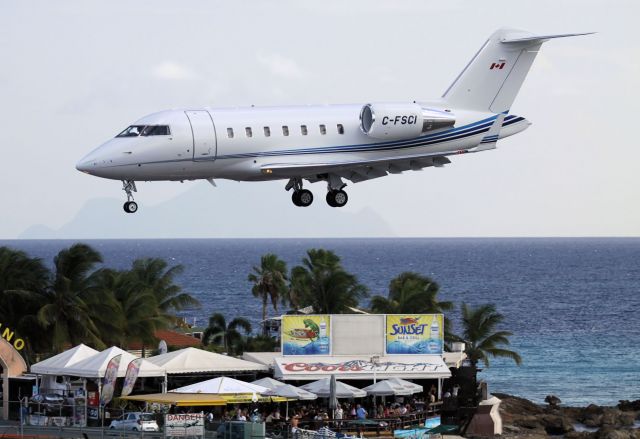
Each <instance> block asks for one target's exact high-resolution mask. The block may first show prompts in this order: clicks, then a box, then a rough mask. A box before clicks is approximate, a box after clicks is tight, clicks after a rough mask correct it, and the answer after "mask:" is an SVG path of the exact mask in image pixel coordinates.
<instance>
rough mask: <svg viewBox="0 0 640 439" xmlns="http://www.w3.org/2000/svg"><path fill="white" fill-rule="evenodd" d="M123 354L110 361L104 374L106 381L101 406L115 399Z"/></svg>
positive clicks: (103, 386)
mask: <svg viewBox="0 0 640 439" xmlns="http://www.w3.org/2000/svg"><path fill="white" fill-rule="evenodd" d="M121 359H122V354H120V355H116V356H115V357H113V358H112V359H111V361H109V364H108V365H107V370H106V372H105V373H104V380H103V381H102V394H101V395H100V404H101V405H103V406H104V405H107V404H109V402H110V401H111V399H112V398H113V392H114V390H115V387H116V379H118V368H120V360H121Z"/></svg>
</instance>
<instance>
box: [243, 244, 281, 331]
mask: <svg viewBox="0 0 640 439" xmlns="http://www.w3.org/2000/svg"><path fill="white" fill-rule="evenodd" d="M248 280H249V282H253V288H252V289H251V292H252V293H253V295H254V297H259V298H260V299H262V321H263V322H264V321H265V320H266V319H267V302H268V300H269V299H271V305H272V306H273V309H274V311H275V312H276V313H277V312H278V301H279V300H281V299H284V297H285V294H286V292H287V264H286V262H284V261H283V260H281V259H279V258H278V257H277V256H276V255H274V254H273V253H267V254H266V255H264V256H262V257H261V258H260V267H255V266H254V267H253V273H250V274H249V276H248ZM264 327H266V326H265V325H264V324H263V328H264Z"/></svg>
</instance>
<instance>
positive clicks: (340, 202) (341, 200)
mask: <svg viewBox="0 0 640 439" xmlns="http://www.w3.org/2000/svg"><path fill="white" fill-rule="evenodd" d="M347 201H349V197H348V196H347V193H346V192H345V191H343V190H342V189H341V190H337V191H329V192H327V204H328V205H329V206H331V207H342V206H344V205H345V204H347Z"/></svg>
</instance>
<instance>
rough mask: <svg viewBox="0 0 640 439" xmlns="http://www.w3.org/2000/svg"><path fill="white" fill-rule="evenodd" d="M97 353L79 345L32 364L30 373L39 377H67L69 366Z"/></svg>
mask: <svg viewBox="0 0 640 439" xmlns="http://www.w3.org/2000/svg"><path fill="white" fill-rule="evenodd" d="M97 353H98V351H96V350H95V349H93V348H90V347H89V346H86V345H83V344H79V345H78V346H76V347H74V348H71V349H68V350H66V351H64V352H62V353H59V354H58V355H55V356H53V357H51V358H47V359H46V360H42V361H40V362H39V363H36V364H34V365H33V366H31V373H36V374H40V375H69V374H68V373H67V368H68V367H69V366H71V365H72V364H76V363H78V362H80V361H82V360H85V359H87V358H89V357H92V356H94V355H96V354H97Z"/></svg>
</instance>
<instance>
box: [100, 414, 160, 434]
mask: <svg viewBox="0 0 640 439" xmlns="http://www.w3.org/2000/svg"><path fill="white" fill-rule="evenodd" d="M109 428H110V429H111V430H133V431H160V427H158V423H157V422H156V419H155V418H154V416H153V414H151V413H142V412H133V413H125V414H124V415H122V416H120V417H119V418H118V419H114V420H113V421H111V424H109Z"/></svg>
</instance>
